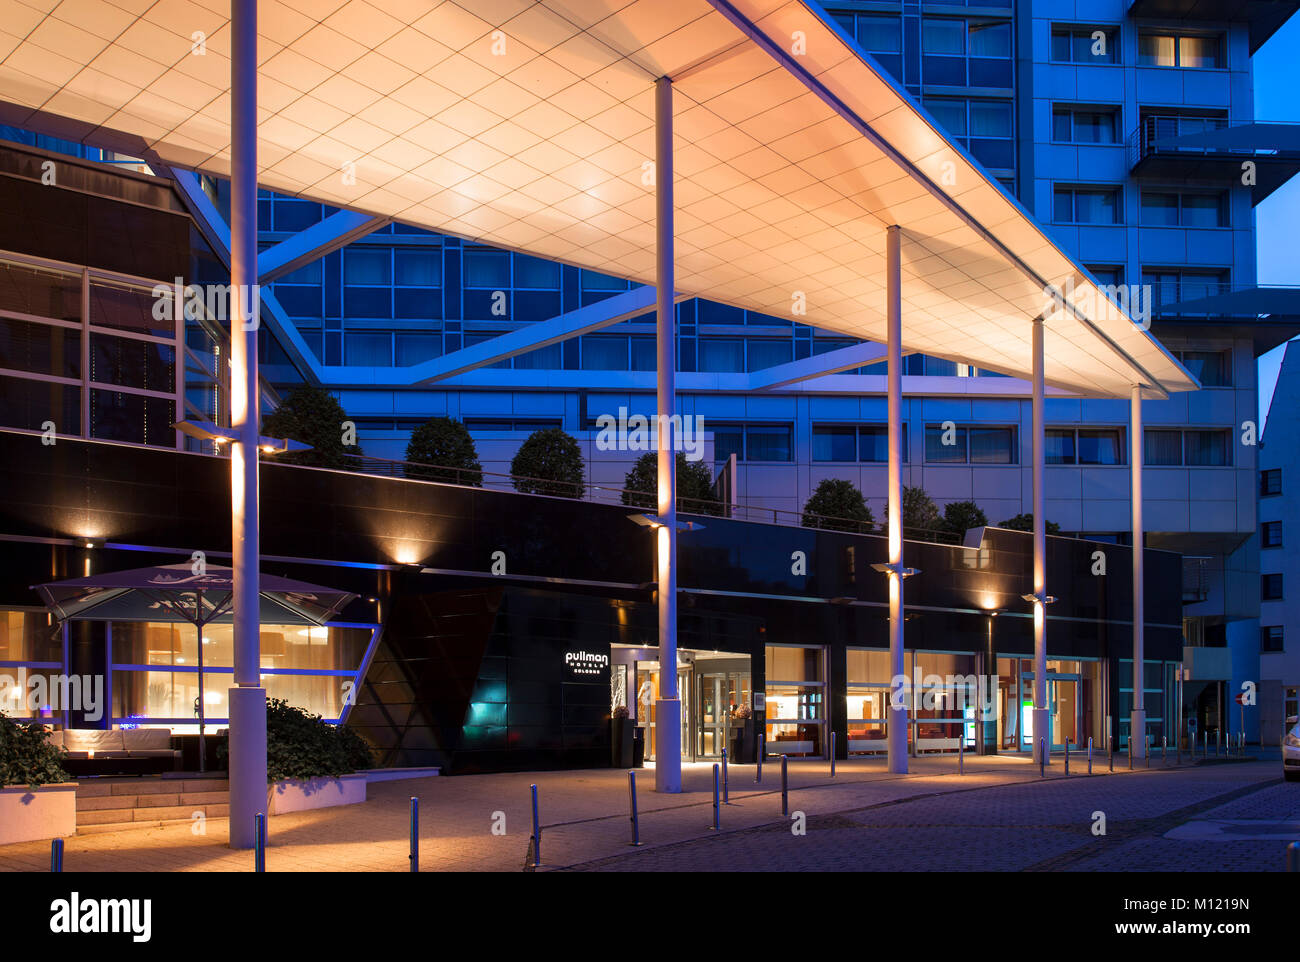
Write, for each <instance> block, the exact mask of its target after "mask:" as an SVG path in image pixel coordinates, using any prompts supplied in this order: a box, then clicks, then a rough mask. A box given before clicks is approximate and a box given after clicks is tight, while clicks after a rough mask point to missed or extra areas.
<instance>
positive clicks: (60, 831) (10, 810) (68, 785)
mask: <svg viewBox="0 0 1300 962" xmlns="http://www.w3.org/2000/svg"><path fill="white" fill-rule="evenodd" d="M76 832H77V783H76V782H63V783H61V784H58V785H42V786H41V787H40V788H28V787H27V786H26V785H10V786H9V787H8V788H0V845H7V844H9V843H10V842H31V841H34V840H36V839H43V838H60V837H62V836H64V835H75V834H76Z"/></svg>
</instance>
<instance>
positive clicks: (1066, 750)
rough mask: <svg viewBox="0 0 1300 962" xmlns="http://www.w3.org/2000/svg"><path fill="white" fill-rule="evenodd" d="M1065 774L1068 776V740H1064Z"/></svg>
mask: <svg viewBox="0 0 1300 962" xmlns="http://www.w3.org/2000/svg"><path fill="white" fill-rule="evenodd" d="M1065 774H1067V775H1068V774H1070V739H1068V738H1067V739H1066V740H1065Z"/></svg>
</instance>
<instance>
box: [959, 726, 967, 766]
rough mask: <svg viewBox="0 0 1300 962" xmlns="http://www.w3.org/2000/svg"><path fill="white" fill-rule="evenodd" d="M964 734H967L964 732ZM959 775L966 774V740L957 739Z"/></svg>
mask: <svg viewBox="0 0 1300 962" xmlns="http://www.w3.org/2000/svg"><path fill="white" fill-rule="evenodd" d="M963 734H965V733H964V732H963ZM957 774H958V775H965V774H966V739H965V738H958V739H957Z"/></svg>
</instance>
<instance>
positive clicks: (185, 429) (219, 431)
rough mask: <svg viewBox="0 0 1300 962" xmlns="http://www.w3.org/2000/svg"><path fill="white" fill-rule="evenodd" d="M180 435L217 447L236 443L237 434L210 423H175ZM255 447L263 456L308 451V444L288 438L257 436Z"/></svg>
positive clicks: (309, 446)
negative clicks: (211, 443) (232, 442)
mask: <svg viewBox="0 0 1300 962" xmlns="http://www.w3.org/2000/svg"><path fill="white" fill-rule="evenodd" d="M172 427H174V428H175V429H176V430H177V431H180V432H181V434H186V435H189V436H190V437H192V438H196V439H198V440H200V441H212V442H214V443H216V444H218V445H220V444H224V443H225V442H227V441H238V440H239V432H238V431H236V430H235V429H234V428H223V427H221V426H220V425H217V424H213V423H212V422H211V421H177V422H176V423H175V424H173V425H172ZM257 447H258V450H260V451H261V452H262V453H263V454H285V453H286V452H290V451H310V450H311V445H310V444H303V443H302V442H301V441H294V440H292V439H290V438H269V437H267V436H266V435H258V438H257Z"/></svg>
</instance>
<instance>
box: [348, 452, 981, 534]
mask: <svg viewBox="0 0 1300 962" xmlns="http://www.w3.org/2000/svg"><path fill="white" fill-rule="evenodd" d="M345 457H346V458H347V460H348V462H349V463H350V464H351V465H354V468H353V469H354V470H356V471H358V472H360V473H362V474H373V475H379V476H381V477H387V478H407V479H411V480H418V481H436V482H440V483H442V484H460V485H468V486H471V487H482V488H486V489H489V490H495V491H515V492H522V493H524V494H541V495H548V496H551V497H560V498H574V499H577V500H580V501H590V502H593V503H596V504H618V505H624V506H625V507H628V508H633V509H637V510H640V511H649V512H653V511H654V510H656V507H657V496H656V495H655V494H654V492H649V491H633V490H629V489H627V488H618V487H613V486H610V485H604V484H596V483H594V482H591V481H580V482H576V483H575V482H569V481H551V480H547V479H544V478H530V477H525V476H523V475H515V474H506V473H502V472H497V471H483V470H470V469H466V468H443V467H437V466H434V465H430V464H420V463H417V462H414V461H393V460H390V459H388V458H376V457H371V456H369V455H353V454H349V455H345ZM677 510H678V511H680V512H682V513H683V514H690V515H696V516H699V515H703V516H705V517H708V516H713V517H727V518H732V519H735V520H739V521H755V522H760V523H763V524H779V525H785V526H789V527H805V528H820V529H822V530H828V531H846V532H851V533H855V534H874V535H880V536H884V535H887V534H888V532H889V526H888V525H887V524H874V523H872V524H867V523H865V522H862V521H859V520H857V519H855V518H838V517H833V516H830V515H820V514H812V513H805V512H803V511H792V510H789V509H786V508H769V507H765V506H762V505H754V504H745V503H742V502H735V501H733V502H731V503H727V502H725V501H721V500H718V499H714V498H686V497H681V496H679V497H678V498H677ZM903 537H904V538H906V539H908V540H909V541H933V542H937V543H940V544H960V543H961V540H962V535H961V534H958V533H957V532H953V531H948V530H935V529H928V528H906V527H905V528H904V529H903Z"/></svg>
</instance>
